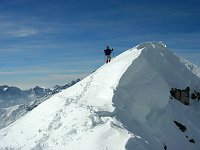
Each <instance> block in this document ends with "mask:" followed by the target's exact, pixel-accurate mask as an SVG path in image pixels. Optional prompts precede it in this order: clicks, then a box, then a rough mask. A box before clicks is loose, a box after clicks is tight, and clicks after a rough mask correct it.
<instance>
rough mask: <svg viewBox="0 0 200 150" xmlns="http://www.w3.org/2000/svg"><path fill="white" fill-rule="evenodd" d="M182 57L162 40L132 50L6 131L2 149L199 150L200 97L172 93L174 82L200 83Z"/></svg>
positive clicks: (1, 139)
mask: <svg viewBox="0 0 200 150" xmlns="http://www.w3.org/2000/svg"><path fill="white" fill-rule="evenodd" d="M181 60H182V59H180V58H178V57H177V56H175V55H174V54H173V53H172V52H170V51H169V50H168V49H167V48H166V46H165V45H163V44H162V43H156V42H147V43H142V44H140V45H138V46H136V47H134V48H132V49H130V50H127V51H125V52H124V53H122V54H121V55H119V56H117V57H116V58H114V59H113V60H112V62H111V63H109V64H105V65H103V66H102V67H100V68H99V69H98V70H96V71H95V72H94V73H92V74H91V75H89V76H88V77H86V78H85V79H84V80H82V81H80V82H79V83H77V84H76V85H74V86H72V87H70V88H68V89H66V90H64V91H62V92H61V93H59V94H56V95H55V96H53V97H51V98H50V99H48V100H46V101H45V102H43V103H42V104H40V105H39V106H38V107H36V108H35V109H33V110H32V111H31V112H30V113H28V114H27V115H25V116H24V117H22V118H20V119H18V120H17V121H16V122H14V123H13V124H11V125H9V126H8V127H6V128H4V129H2V130H0V149H24V150H27V149H37V150H40V149H52V150H63V149H67V150H80V149H84V150H125V149H127V150H151V149H152V150H157V149H164V145H166V146H167V148H168V149H170V150H177V149H188V150H198V149H199V148H200V143H199V142H200V119H199V118H200V111H199V110H200V102H199V103H198V102H192V103H191V105H190V106H185V105H183V104H181V103H180V102H178V101H175V100H172V99H170V93H169V91H170V89H171V88H172V87H176V88H185V87H186V86H188V85H189V86H190V87H191V90H194V89H196V88H200V87H199V85H200V79H199V77H198V75H197V74H198V72H197V71H196V72H195V73H193V72H194V71H193V72H192V71H190V70H189V69H188V68H191V67H192V64H188V63H187V67H186V65H185V64H186V63H183V61H181ZM188 66H189V67H188ZM195 70H197V69H195ZM174 120H176V121H178V122H181V123H182V124H184V125H185V126H186V127H187V130H186V132H184V133H183V132H181V131H180V130H179V129H178V127H177V126H176V125H175V124H174V122H173V121H174ZM186 136H187V138H186ZM189 139H194V140H195V143H190V142H189Z"/></svg>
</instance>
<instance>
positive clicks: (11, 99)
mask: <svg viewBox="0 0 200 150" xmlns="http://www.w3.org/2000/svg"><path fill="white" fill-rule="evenodd" d="M79 81H80V79H77V80H74V81H71V82H70V83H67V84H65V85H63V86H59V85H56V86H54V87H53V88H42V87H39V86H36V87H34V88H31V89H29V90H21V89H20V88H18V87H14V86H7V85H3V86H0V108H7V107H12V106H15V105H20V104H25V103H29V102H31V101H33V100H37V99H41V98H44V97H48V96H49V95H52V94H55V93H58V92H60V91H61V90H63V89H66V88H68V87H70V86H72V85H74V84H75V83H77V82H79Z"/></svg>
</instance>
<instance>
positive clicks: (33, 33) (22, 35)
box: [10, 28, 39, 37]
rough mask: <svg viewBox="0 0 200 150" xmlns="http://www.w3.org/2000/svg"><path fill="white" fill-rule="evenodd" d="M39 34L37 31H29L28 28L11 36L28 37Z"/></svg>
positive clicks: (14, 32)
mask: <svg viewBox="0 0 200 150" xmlns="http://www.w3.org/2000/svg"><path fill="white" fill-rule="evenodd" d="M38 33H39V31H38V30H36V29H27V28H25V29H19V30H16V31H11V32H10V34H11V35H13V36H14V37H27V36H33V35H36V34H38Z"/></svg>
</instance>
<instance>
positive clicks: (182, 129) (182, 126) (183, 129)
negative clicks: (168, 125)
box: [174, 121, 187, 132]
mask: <svg viewBox="0 0 200 150" xmlns="http://www.w3.org/2000/svg"><path fill="white" fill-rule="evenodd" d="M174 123H175V124H176V126H177V127H179V129H180V130H181V131H182V132H185V131H186V130H187V128H186V126H184V125H183V124H181V123H179V122H178V121H174Z"/></svg>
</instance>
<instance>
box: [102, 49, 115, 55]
mask: <svg viewBox="0 0 200 150" xmlns="http://www.w3.org/2000/svg"><path fill="white" fill-rule="evenodd" d="M112 51H113V49H109V48H107V49H106V50H104V52H105V55H110V54H111V52H112Z"/></svg>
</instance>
